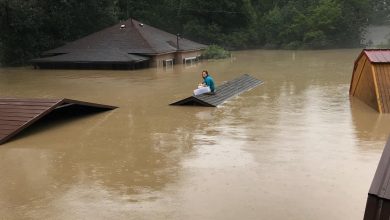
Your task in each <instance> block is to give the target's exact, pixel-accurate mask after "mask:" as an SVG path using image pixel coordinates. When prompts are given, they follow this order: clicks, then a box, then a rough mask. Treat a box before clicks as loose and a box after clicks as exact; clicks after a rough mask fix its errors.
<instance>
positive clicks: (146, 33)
mask: <svg viewBox="0 0 390 220" xmlns="http://www.w3.org/2000/svg"><path fill="white" fill-rule="evenodd" d="M204 48H206V45H203V44H199V43H196V42H193V41H190V40H187V39H185V38H180V39H179V50H178V49H177V36H176V35H173V34H170V33H168V32H165V31H163V30H160V29H157V28H154V27H152V26H149V25H147V24H143V23H141V22H139V21H137V20H134V19H129V20H127V21H124V22H121V23H119V24H116V25H114V26H112V27H109V28H106V29H103V30H101V31H98V32H95V33H93V34H90V35H88V36H86V37H83V38H81V39H78V40H76V41H73V42H70V43H68V44H66V45H64V46H62V47H59V48H55V49H52V50H49V51H46V52H44V55H54V54H65V53H69V54H72V53H75V51H78V52H80V51H85V50H95V51H96V50H105V51H109V50H112V51H121V53H127V54H138V55H139V54H143V55H156V54H164V53H172V52H176V51H195V50H201V49H204Z"/></svg>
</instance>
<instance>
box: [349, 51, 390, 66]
mask: <svg viewBox="0 0 390 220" xmlns="http://www.w3.org/2000/svg"><path fill="white" fill-rule="evenodd" d="M363 55H366V56H367V58H368V60H369V61H370V62H371V63H390V49H364V50H363V51H362V52H361V53H360V55H359V56H358V58H357V59H356V61H355V64H356V63H357V62H358V60H359V59H360V58H361V57H362V56H363Z"/></svg>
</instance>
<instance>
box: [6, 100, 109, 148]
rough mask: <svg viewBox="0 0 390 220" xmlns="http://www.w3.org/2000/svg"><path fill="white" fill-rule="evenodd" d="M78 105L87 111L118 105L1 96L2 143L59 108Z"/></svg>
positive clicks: (106, 108)
mask: <svg viewBox="0 0 390 220" xmlns="http://www.w3.org/2000/svg"><path fill="white" fill-rule="evenodd" d="M71 107H78V109H75V110H77V111H80V108H82V109H83V110H86V111H96V110H111V109H115V108H117V107H115V106H109V105H101V104H96V103H90V102H82V101H77V100H71V99H14V98H0V144H3V143H5V142H6V141H8V140H9V139H10V138H12V137H13V136H15V135H16V134H18V133H19V132H21V131H22V130H24V129H25V128H27V127H29V126H30V125H32V124H33V123H35V122H37V121H38V120H39V119H41V118H43V117H44V116H46V115H48V114H49V113H51V112H53V111H56V110H57V111H58V110H59V109H64V108H71Z"/></svg>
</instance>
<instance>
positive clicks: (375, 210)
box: [364, 138, 390, 220]
mask: <svg viewBox="0 0 390 220" xmlns="http://www.w3.org/2000/svg"><path fill="white" fill-rule="evenodd" d="M389 218H390V138H389V139H388V141H387V144H386V146H385V149H384V150H383V153H382V157H381V159H380V161H379V164H378V168H377V170H376V172H375V176H374V179H373V181H372V183H371V188H370V191H369V192H368V198H367V203H366V210H365V212H364V220H377V219H378V220H385V219H389Z"/></svg>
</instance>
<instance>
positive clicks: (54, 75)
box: [0, 50, 390, 219]
mask: <svg viewBox="0 0 390 220" xmlns="http://www.w3.org/2000/svg"><path fill="white" fill-rule="evenodd" d="M359 52H360V51H359V50H327V51H261V50H254V51H241V52H235V53H234V56H233V58H232V59H227V60H223V61H210V62H203V63H198V64H195V65H191V66H180V65H177V66H174V67H172V68H164V69H144V70H136V71H107V70H83V71H77V70H32V69H29V68H15V69H12V68H11V69H0V96H1V97H39V98H45V97H47V98H58V97H66V98H71V99H77V100H84V101H91V102H97V103H103V104H108V105H116V106H119V107H120V108H118V109H116V110H113V111H109V112H102V113H98V114H93V115H88V116H86V117H77V118H72V120H70V121H65V120H60V121H56V122H53V123H44V124H43V125H42V124H41V125H37V126H35V128H34V127H32V128H31V129H30V130H29V131H27V132H25V133H24V134H22V135H21V136H20V137H18V138H15V139H13V140H11V141H10V142H8V143H7V144H5V145H2V146H1V147H0V176H1V178H0V216H2V217H3V218H5V219H359V218H360V219H362V217H363V213H364V207H365V201H366V198H367V192H368V188H369V186H370V183H371V180H372V177H373V175H374V172H375V169H376V166H377V164H378V162H379V157H380V155H381V151H382V149H383V147H384V144H385V141H386V139H387V137H388V135H389V133H390V116H388V115H379V114H378V113H377V112H375V110H373V109H371V108H370V107H368V106H366V105H365V104H364V103H361V102H360V101H359V100H355V99H351V100H350V98H349V96H348V90H349V82H350V77H351V74H352V68H353V62H354V59H355V58H356V56H357V55H358V54H359ZM202 69H208V70H209V71H210V72H211V73H212V74H213V77H214V79H216V82H217V84H221V83H222V82H224V81H227V80H230V79H233V78H235V77H237V76H238V75H240V74H243V73H249V74H251V75H253V76H255V77H257V78H259V79H262V80H263V81H264V82H265V83H264V84H263V85H261V86H259V87H257V88H255V89H253V90H251V91H249V92H247V93H244V94H242V95H240V96H238V97H235V98H233V99H231V100H229V101H228V102H226V103H225V104H224V105H222V106H220V107H218V108H203V107H173V106H169V105H168V104H169V103H172V102H173V101H177V100H178V99H181V98H183V97H187V96H188V95H189V94H190V93H191V91H192V90H193V88H194V86H195V85H197V83H198V82H199V81H200V80H201V79H200V72H201V70H202Z"/></svg>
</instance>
